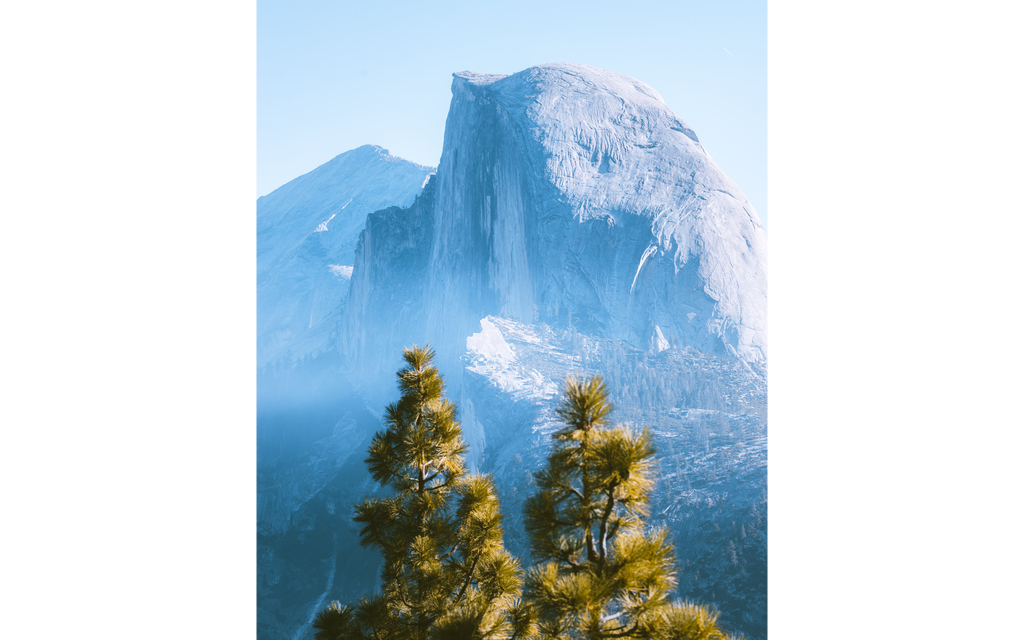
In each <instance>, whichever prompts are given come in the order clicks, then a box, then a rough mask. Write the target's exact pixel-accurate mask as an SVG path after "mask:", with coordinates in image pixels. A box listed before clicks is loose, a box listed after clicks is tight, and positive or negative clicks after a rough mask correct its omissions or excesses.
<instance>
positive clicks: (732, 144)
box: [257, 0, 768, 228]
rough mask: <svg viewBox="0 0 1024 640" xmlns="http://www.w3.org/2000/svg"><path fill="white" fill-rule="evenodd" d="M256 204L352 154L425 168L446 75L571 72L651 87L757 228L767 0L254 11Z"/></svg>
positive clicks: (302, 6) (441, 113) (763, 159)
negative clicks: (548, 68) (586, 68)
mask: <svg viewBox="0 0 1024 640" xmlns="http://www.w3.org/2000/svg"><path fill="white" fill-rule="evenodd" d="M257 11H258V14H257V30H258V31H257V166H258V169H257V171H258V175H257V195H265V194H267V193H269V192H271V191H273V190H274V189H276V188H277V187H279V186H281V185H282V184H284V183H285V182H288V181H289V180H291V179H293V178H295V177H297V176H299V175H302V174H304V173H307V172H309V171H311V170H312V169H314V168H315V167H317V166H319V165H321V164H323V163H324V162H327V161H328V160H330V159H331V158H333V157H335V156H337V155H338V154H340V153H342V152H345V151H348V150H350V149H354V148H356V147H358V146H360V145H363V144H376V145H380V146H382V147H384V148H386V149H388V150H390V151H391V153H393V154H395V155H397V156H401V157H403V158H406V159H408V160H411V161H413V162H417V163H420V164H424V165H431V166H434V165H436V164H437V162H438V160H439V158H440V156H441V144H442V138H443V135H444V123H445V118H446V116H447V113H448V106H449V103H450V101H451V83H452V75H451V74H452V73H453V72H456V71H463V70H470V71H477V72H482V73H499V74H510V73H515V72H517V71H521V70H523V69H526V68H527V67H530V66H534V65H537V64H542V63H546V62H579V63H583V64H588V65H593V66H596V67H601V68H604V69H609V70H611V71H616V72H619V73H623V74H626V75H628V76H632V77H634V78H637V79H638V80H642V81H643V82H645V83H647V84H648V85H650V86H651V87H653V88H654V89H655V90H657V91H658V92H659V93H660V94H661V96H662V98H664V100H665V102H666V103H667V104H668V106H669V107H670V108H671V109H672V110H673V111H674V112H675V113H676V115H678V116H679V117H680V118H682V119H683V120H685V121H686V122H687V123H688V124H689V125H690V126H691V127H692V128H693V129H694V130H695V131H696V132H697V135H698V136H699V137H700V141H701V143H702V144H703V145H704V148H705V149H707V151H708V152H709V153H710V154H711V156H712V157H713V158H714V159H715V162H716V163H717V164H718V165H719V167H720V168H721V169H722V170H723V171H724V172H725V174H726V175H728V176H729V177H730V178H731V179H732V180H734V181H735V182H736V183H737V184H738V185H739V186H740V187H741V188H742V189H743V191H744V193H745V194H746V196H747V197H748V198H749V199H750V201H751V203H752V204H753V206H754V209H755V210H756V211H757V213H758V214H759V216H760V218H761V222H762V224H764V225H765V228H767V213H768V207H767V5H766V2H763V1H760V2H729V3H698V2H656V3H645V4H637V5H633V6H627V5H626V4H625V3H622V2H594V1H592V2H537V1H533V0H529V1H523V2H516V3H477V2H444V3H425V2H388V3H377V4H370V3H354V2H326V1H318V2H287V3H285V2H272V1H261V2H259V3H258V5H257Z"/></svg>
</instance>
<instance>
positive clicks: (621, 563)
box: [524, 377, 726, 640]
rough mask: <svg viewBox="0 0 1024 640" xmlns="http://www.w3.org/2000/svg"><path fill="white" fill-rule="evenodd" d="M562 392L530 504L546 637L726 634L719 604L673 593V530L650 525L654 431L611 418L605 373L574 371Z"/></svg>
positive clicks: (537, 602) (531, 590) (532, 582)
mask: <svg viewBox="0 0 1024 640" xmlns="http://www.w3.org/2000/svg"><path fill="white" fill-rule="evenodd" d="M564 392H565V395H564V399H563V401H562V402H561V404H560V405H559V407H558V409H557V415H558V416H559V418H560V419H561V420H562V422H563V424H564V426H562V428H561V429H559V430H558V431H556V432H555V433H554V434H553V438H554V441H555V442H554V444H553V447H552V451H551V453H550V455H549V457H548V464H547V467H546V468H545V469H542V470H541V471H539V472H537V473H536V474H535V479H536V481H537V486H538V489H539V492H538V493H537V494H535V495H533V496H531V497H530V498H529V499H528V500H527V502H526V506H525V512H524V516H525V518H524V519H525V523H526V528H527V530H528V532H529V534H530V541H531V545H532V548H533V552H534V555H535V558H536V559H537V560H538V562H539V564H538V566H537V567H535V568H534V569H532V570H531V571H530V572H529V574H528V576H527V580H526V600H527V601H528V604H529V605H530V606H531V607H532V608H533V610H534V612H535V615H536V616H537V619H538V620H537V622H538V629H539V632H540V635H541V637H543V638H581V639H583V638H585V639H588V640H597V639H599V638H665V639H669V638H672V639H676V640H689V639H692V640H701V639H707V640H712V639H716V638H725V637H726V636H725V635H724V634H721V631H720V630H719V629H718V627H717V625H716V621H715V617H716V614H713V613H712V612H710V611H708V610H707V609H704V608H702V607H699V606H696V605H690V604H688V603H682V604H680V603H675V604H672V603H670V602H669V600H668V597H669V593H670V591H671V590H672V589H673V588H674V587H675V584H676V580H675V571H674V565H675V557H674V553H673V549H672V545H671V544H670V543H669V542H668V541H667V539H666V538H667V532H666V530H664V529H656V530H652V531H647V530H645V526H644V518H645V517H646V516H647V515H648V509H647V502H648V497H649V495H650V491H651V489H652V488H653V485H654V480H653V469H652V463H653V460H652V458H653V456H654V446H653V444H652V442H651V436H650V433H649V432H648V431H647V430H646V429H644V430H641V431H638V430H635V429H631V428H628V427H625V426H617V427H611V426H609V420H608V416H609V414H610V413H611V412H612V410H613V407H612V405H611V403H610V402H609V401H608V393H607V389H606V388H605V385H604V383H603V382H602V380H601V378H599V377H594V378H590V379H588V380H578V379H575V378H573V377H569V378H568V379H567V380H566V383H565V388H564ZM694 607H696V609H694ZM715 634H720V635H715Z"/></svg>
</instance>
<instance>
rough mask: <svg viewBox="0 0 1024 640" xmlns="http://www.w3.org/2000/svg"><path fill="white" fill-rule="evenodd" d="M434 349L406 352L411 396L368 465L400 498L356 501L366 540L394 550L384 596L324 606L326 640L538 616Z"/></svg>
mask: <svg viewBox="0 0 1024 640" xmlns="http://www.w3.org/2000/svg"><path fill="white" fill-rule="evenodd" d="M433 357H434V354H433V351H431V350H430V348H429V347H428V348H426V349H421V348H418V347H412V348H410V349H406V350H405V352H404V358H405V362H406V366H405V368H403V369H402V370H401V371H399V372H398V385H399V389H400V390H401V394H402V395H401V399H400V400H399V401H398V402H397V403H394V404H391V405H390V406H388V407H387V410H386V418H385V424H386V427H387V428H386V429H385V430H383V431H380V432H378V433H377V434H376V435H375V436H374V438H373V441H372V443H371V444H370V449H369V457H368V458H367V459H366V463H367V465H368V466H369V468H370V474H371V475H372V477H373V479H374V480H376V481H377V482H378V483H380V484H381V485H385V486H388V487H390V488H391V490H392V491H391V494H392V495H391V496H390V497H386V498H370V499H368V500H365V501H364V502H362V503H361V504H359V505H357V506H356V518H355V519H356V521H357V522H359V523H360V524H361V525H362V529H361V531H360V535H361V540H360V541H361V543H362V544H363V546H366V547H372V548H376V549H378V550H379V551H380V552H381V554H382V555H383V556H384V566H383V570H382V582H383V589H382V591H381V593H378V594H375V595H373V596H371V597H369V598H363V599H361V600H360V601H359V603H358V604H357V605H355V606H354V607H352V606H341V605H340V604H339V603H337V602H334V603H332V604H331V606H329V607H328V608H327V609H325V610H323V611H321V612H320V613H319V614H318V616H317V619H316V621H315V622H314V628H315V630H316V638H317V640H340V639H341V638H346V639H348V638H372V639H374V640H428V639H433V638H453V639H459V638H465V639H467V640H469V639H470V638H472V639H481V640H482V639H485V638H502V639H506V638H522V637H523V636H524V635H525V634H526V633H527V632H529V630H530V626H531V620H530V619H529V616H528V615H527V611H526V610H525V609H524V608H523V607H522V606H521V605H520V603H519V602H518V595H519V591H520V588H521V584H522V572H521V570H520V568H519V563H518V561H517V560H515V559H514V558H513V557H512V556H510V555H509V553H508V552H507V551H506V550H505V548H504V545H503V542H502V528H501V514H500V512H499V510H498V498H497V494H496V492H495V489H494V484H493V482H492V481H491V479H490V477H489V476H481V475H468V474H466V471H465V467H464V464H463V456H464V454H465V452H466V444H465V442H464V441H463V439H462V431H461V428H460V426H459V423H458V421H457V420H456V408H455V404H454V403H452V402H451V401H449V400H447V399H445V398H444V397H443V396H444V381H443V380H442V378H441V375H440V373H438V371H437V368H436V367H434V366H432V365H431V362H432V360H433Z"/></svg>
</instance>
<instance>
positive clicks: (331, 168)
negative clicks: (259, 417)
mask: <svg viewBox="0 0 1024 640" xmlns="http://www.w3.org/2000/svg"><path fill="white" fill-rule="evenodd" d="M433 172H434V169H433V168H431V167H423V166H420V165H418V164H414V163H412V162H409V161H408V160H403V159H401V158H398V157H395V156H393V155H391V154H390V153H388V151H387V149H382V148H381V147H377V146H373V145H364V146H362V147H359V148H358V149H353V150H352V151H348V152H346V153H343V154H341V155H339V156H337V157H336V158H334V159H333V160H331V161H329V162H327V163H325V164H323V165H321V166H319V167H317V168H316V169H314V170H313V171H310V172H309V173H307V174H305V175H303V176H300V177H298V178H296V179H294V180H292V181H291V182H289V183H288V184H286V185H284V186H282V187H280V188H279V189H276V190H274V191H273V192H272V193H270V194H268V195H266V196H263V197H261V198H259V199H258V200H257V201H256V246H257V253H256V287H257V298H256V299H257V312H256V335H257V360H258V365H259V366H261V367H262V366H266V365H268V364H272V363H274V362H278V361H288V360H292V359H298V358H302V357H307V356H312V355H315V354H318V353H322V352H323V351H325V350H327V349H328V348H330V347H331V346H332V331H334V329H335V327H336V325H337V323H338V319H339V317H340V311H341V307H342V305H343V304H344V301H345V298H346V297H347V295H348V285H349V282H348V280H349V278H351V276H352V264H353V261H354V258H355V248H356V243H357V241H358V239H359V233H360V232H361V231H362V230H363V224H364V222H365V220H366V215H367V214H368V213H370V212H372V211H377V210H378V209H383V208H385V207H390V206H394V205H398V206H406V207H407V206H409V205H410V204H411V203H412V201H413V199H414V198H415V197H416V195H418V194H419V193H420V191H421V190H422V189H423V185H424V184H425V183H426V180H427V178H428V177H429V176H430V175H431V174H432V173H433Z"/></svg>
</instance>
